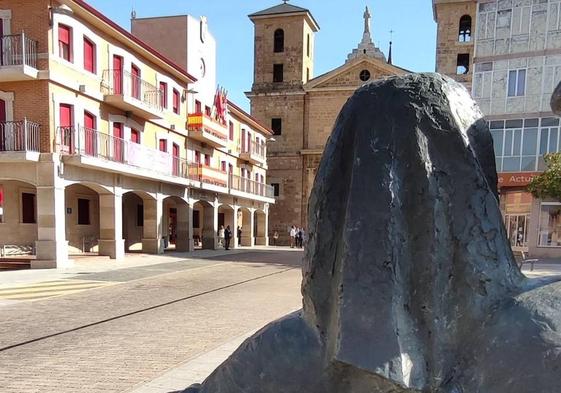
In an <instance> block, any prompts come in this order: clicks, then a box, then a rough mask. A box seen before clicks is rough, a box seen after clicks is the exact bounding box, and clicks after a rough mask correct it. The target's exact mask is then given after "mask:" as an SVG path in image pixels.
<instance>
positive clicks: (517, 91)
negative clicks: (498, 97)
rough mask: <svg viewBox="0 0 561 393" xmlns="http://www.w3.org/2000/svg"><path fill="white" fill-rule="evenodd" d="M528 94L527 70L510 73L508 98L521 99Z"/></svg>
mask: <svg viewBox="0 0 561 393" xmlns="http://www.w3.org/2000/svg"><path fill="white" fill-rule="evenodd" d="M525 93H526V70H513V71H509V72H508V96H509V97H521V96H523V95H524V94H525Z"/></svg>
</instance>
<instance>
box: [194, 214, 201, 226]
mask: <svg viewBox="0 0 561 393" xmlns="http://www.w3.org/2000/svg"><path fill="white" fill-rule="evenodd" d="M200 222H201V218H200V214H199V211H198V210H193V228H195V229H198V228H200V227H201V224H200Z"/></svg>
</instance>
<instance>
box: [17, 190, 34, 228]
mask: <svg viewBox="0 0 561 393" xmlns="http://www.w3.org/2000/svg"><path fill="white" fill-rule="evenodd" d="M35 206H36V196H35V194H31V193H28V192H23V193H22V194H21V222H23V223H24V224H35V223H37V218H36V217H37V216H36V214H35Z"/></svg>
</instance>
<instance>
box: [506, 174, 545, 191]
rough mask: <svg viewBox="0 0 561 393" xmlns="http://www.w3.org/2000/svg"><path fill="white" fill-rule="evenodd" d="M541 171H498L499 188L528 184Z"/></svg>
mask: <svg viewBox="0 0 561 393" xmlns="http://www.w3.org/2000/svg"><path fill="white" fill-rule="evenodd" d="M539 174H540V172H506V173H498V177H499V182H498V185H499V188H501V187H524V186H527V185H528V184H529V183H530V182H531V181H532V179H533V178H534V177H536V176H538V175H539Z"/></svg>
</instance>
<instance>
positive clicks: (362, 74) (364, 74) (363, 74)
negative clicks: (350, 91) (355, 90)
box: [358, 70, 370, 82]
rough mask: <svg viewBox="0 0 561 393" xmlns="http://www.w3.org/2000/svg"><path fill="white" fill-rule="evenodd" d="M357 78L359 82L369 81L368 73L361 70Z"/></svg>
mask: <svg viewBox="0 0 561 393" xmlns="http://www.w3.org/2000/svg"><path fill="white" fill-rule="evenodd" d="M358 77H359V78H360V80H361V81H363V82H366V81H367V80H369V79H370V71H368V70H362V71H360V74H359V75H358Z"/></svg>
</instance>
